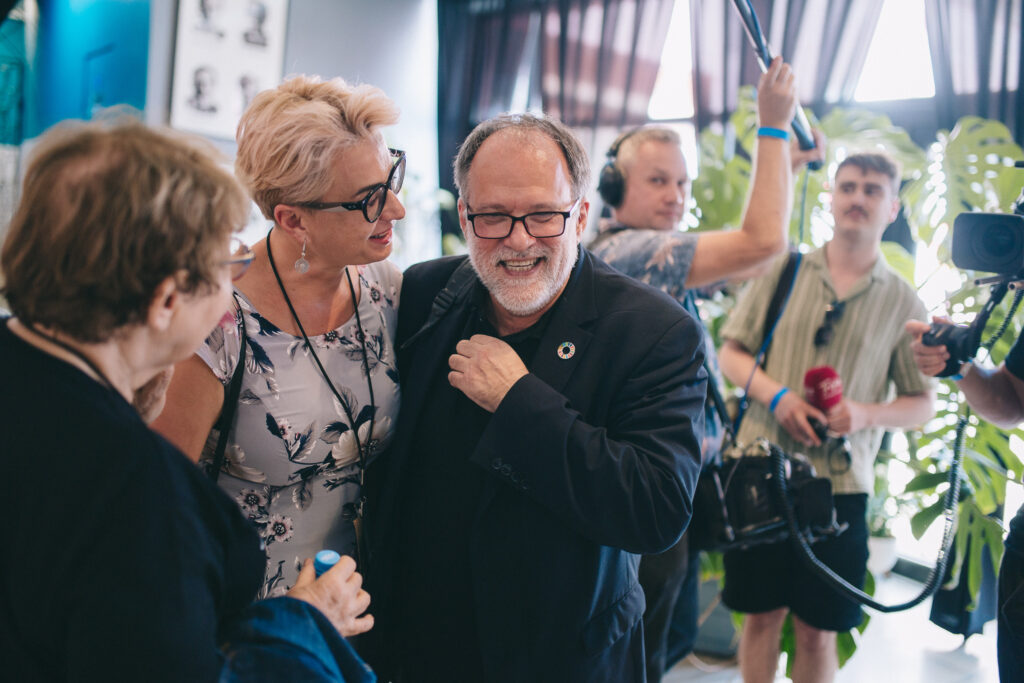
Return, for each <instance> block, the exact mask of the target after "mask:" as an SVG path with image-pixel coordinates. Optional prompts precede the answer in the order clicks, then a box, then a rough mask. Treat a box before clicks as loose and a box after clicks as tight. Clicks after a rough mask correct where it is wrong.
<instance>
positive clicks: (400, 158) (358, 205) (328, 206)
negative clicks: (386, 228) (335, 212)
mask: <svg viewBox="0 0 1024 683" xmlns="http://www.w3.org/2000/svg"><path fill="white" fill-rule="evenodd" d="M388 151H389V152H391V156H393V157H395V163H394V164H393V165H392V166H391V171H390V172H389V173H388V179H387V181H386V182H383V183H377V184H376V185H374V186H373V187H371V188H370V189H369V190H368V191H367V192H366V196H364V197H363V198H362V199H360V200H359V201H358V202H302V203H300V204H296V206H301V207H303V208H306V209H313V210H314V211H331V210H332V209H345V210H346V211H362V212H363V218H365V219H366V222H368V223H375V222H376V221H377V219H378V218H380V215H381V214H382V213H384V206H385V205H386V204H387V203H388V195H387V192H388V190H391V191H392V192H394V193H395V194H398V193H399V191H401V189H402V184H403V183H404V182H405V152H404V151H403V150H400V149H392V148H390V147H389V148H388ZM400 167H401V169H402V174H401V175H399V176H398V182H397V187H396V186H392V182H393V181H394V178H395V173H396V172H397V171H398V169H399V168H400ZM381 190H384V201H382V202H381V203H380V206H379V207H378V208H377V213H376V214H375V215H374V216H372V217H371V216H370V211H369V208H370V200H371V199H373V196H374V195H375V194H377V193H378V192H380V191H381Z"/></svg>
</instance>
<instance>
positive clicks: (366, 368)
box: [267, 235, 377, 486]
mask: <svg viewBox="0 0 1024 683" xmlns="http://www.w3.org/2000/svg"><path fill="white" fill-rule="evenodd" d="M267 258H268V259H269V260H270V269H271V270H272V271H273V272H274V278H275V279H276V280H277V286H278V288H279V289H280V290H281V295H282V296H283V297H284V302H285V303H286V304H288V310H289V311H291V314H292V320H294V321H295V325H296V327H298V328H299V333H301V334H302V339H303V341H305V343H306V348H307V349H309V355H310V356H312V357H313V361H314V362H315V363H316V367H317V369H319V371H320V375H321V376H322V377H323V378H324V382H326V383H327V386H328V388H329V389H330V390H331V393H333V394H334V397H335V398H336V399H338V403H339V404H341V407H342V409H344V411H345V416H346V417H348V422H349V425H350V427H351V428H352V436H353V438H354V439H355V440H356V449H357V450H358V451H359V485H360V486H362V485H363V483H364V478H365V477H366V459H367V457H368V455H369V454H368V453H367V452H366V450H367V449H368V448H369V446H370V444H371V443H372V442H373V427H374V422H375V420H376V417H377V415H376V414H377V405H376V403H375V402H374V397H373V381H372V380H371V378H370V361H369V355H368V353H367V350H366V333H365V332H364V331H363V322H362V319H361V318H360V316H359V302H358V301H356V290H355V286H354V285H353V284H352V275H351V274H350V273H349V271H348V268H347V267H346V268H345V278H346V279H347V280H348V291H349V294H350V295H351V296H352V306H353V308H354V309H355V314H356V328H357V329H358V331H359V343H360V345H361V346H362V349H363V372H365V373H366V386H367V389H368V390H369V393H370V433H369V437H368V438H367V442H366V444H365V446H364V444H363V443H362V442H361V441H360V440H359V429H358V427H357V426H356V420H355V416H354V415H353V414H352V408H351V407H349V405H348V401H346V400H344V399H343V398H342V396H341V393H340V392H339V391H338V389H337V388H336V387H335V386H334V382H332V381H331V378H330V376H329V375H328V374H327V370H326V369H325V368H324V366H323V363H321V362H320V358H319V356H317V355H316V351H315V350H314V349H313V344H312V343H311V342H310V341H309V336H308V335H307V334H306V330H305V328H304V327H303V326H302V322H301V321H300V320H299V314H298V313H297V312H296V311H295V306H293V305H292V300H291V298H290V297H289V296H288V292H287V291H285V288H284V282H282V281H281V275H280V274H279V273H278V272H277V264H276V263H274V252H273V251H271V249H270V235H267Z"/></svg>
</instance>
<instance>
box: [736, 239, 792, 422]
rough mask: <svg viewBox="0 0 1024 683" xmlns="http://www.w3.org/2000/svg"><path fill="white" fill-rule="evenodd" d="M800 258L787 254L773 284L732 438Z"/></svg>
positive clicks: (765, 362) (761, 365) (789, 290)
mask: <svg viewBox="0 0 1024 683" xmlns="http://www.w3.org/2000/svg"><path fill="white" fill-rule="evenodd" d="M802 258H803V254H801V253H800V252H799V251H791V252H789V256H788V257H787V258H786V265H785V267H783V269H782V273H781V274H780V275H779V281H778V282H777V283H776V284H775V292H774V293H772V298H771V301H769V302H768V310H767V311H766V312H765V316H764V331H765V332H764V341H762V342H761V348H760V349H758V351H757V353H756V354H755V355H754V369H753V370H751V371H750V377H748V378H747V383H746V386H744V387H743V397H742V398H741V399H740V407H739V411H738V413H737V415H736V421H735V422H733V425H732V434H733V437H734V438H735V436H736V435H737V434H739V433H740V424H742V423H743V416H744V415H746V412H747V408H749V407H750V398H749V397H750V394H749V392H750V383H751V382H752V381H753V380H754V373H756V372H757V369H758V368H759V367H760V368H764V367H765V366H766V365H767V363H768V350H769V349H770V348H771V345H772V337H773V336H774V334H775V327H776V326H777V325H778V324H779V319H780V318H782V314H783V313H784V312H785V311H786V304H787V303H789V295H790V294H792V293H793V284H794V283H795V282H796V274H797V271H798V270H799V269H800V261H801V259H802Z"/></svg>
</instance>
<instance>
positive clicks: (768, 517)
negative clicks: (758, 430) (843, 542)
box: [690, 439, 846, 551]
mask: <svg viewBox="0 0 1024 683" xmlns="http://www.w3.org/2000/svg"><path fill="white" fill-rule="evenodd" d="M770 448H771V447H770V445H769V444H768V442H767V441H765V440H763V439H758V440H757V441H755V442H754V443H753V444H750V445H749V446H747V447H745V448H740V447H735V446H734V447H732V448H728V449H726V450H725V451H723V453H722V461H721V464H716V465H713V466H711V467H706V468H705V469H704V471H703V472H701V475H700V480H699V481H698V483H697V490H696V493H695V494H694V509H696V510H700V511H701V514H700V515H694V516H693V519H692V520H691V522H690V548H691V549H694V550H716V551H725V550H731V549H733V548H750V547H753V546H756V545H761V544H764V543H778V542H781V541H784V540H786V539H787V538H789V535H790V531H789V527H788V525H787V522H786V516H785V513H784V510H783V506H784V505H787V504H788V505H791V506H792V507H793V510H794V512H795V515H796V519H797V526H798V528H799V530H800V533H801V534H803V535H804V537H805V538H806V539H807V540H808V542H809V543H813V542H815V541H817V540H820V539H822V538H826V537H829V536H835V535H838V534H840V533H842V532H843V531H844V530H845V529H846V525H845V524H838V523H837V522H836V513H835V507H834V506H833V502H832V482H831V481H829V480H828V479H827V478H824V477H818V476H816V474H815V471H814V467H813V466H812V465H811V463H810V462H809V461H808V460H807V459H806V458H804V457H803V456H800V455H794V456H789V455H786V456H784V457H785V459H786V466H785V474H786V477H785V479H786V489H787V496H788V501H785V502H784V501H782V500H780V499H779V497H778V496H777V495H776V492H775V490H774V484H773V480H774V477H775V471H774V463H773V462H772V458H771V456H770Z"/></svg>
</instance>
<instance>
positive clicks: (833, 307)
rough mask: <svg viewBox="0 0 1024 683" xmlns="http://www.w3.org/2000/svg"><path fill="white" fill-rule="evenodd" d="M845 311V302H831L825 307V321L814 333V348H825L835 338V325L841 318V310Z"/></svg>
mask: <svg viewBox="0 0 1024 683" xmlns="http://www.w3.org/2000/svg"><path fill="white" fill-rule="evenodd" d="M845 309H846V302H845V301H833V302H832V303H830V304H829V305H828V306H826V307H825V321H824V322H823V323H822V324H821V327H819V328H818V331H817V332H815V333H814V345H815V346H827V345H828V344H830V343H831V342H832V338H833V337H835V329H834V327H835V324H836V323H837V322H839V319H840V318H841V317H843V310H845Z"/></svg>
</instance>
